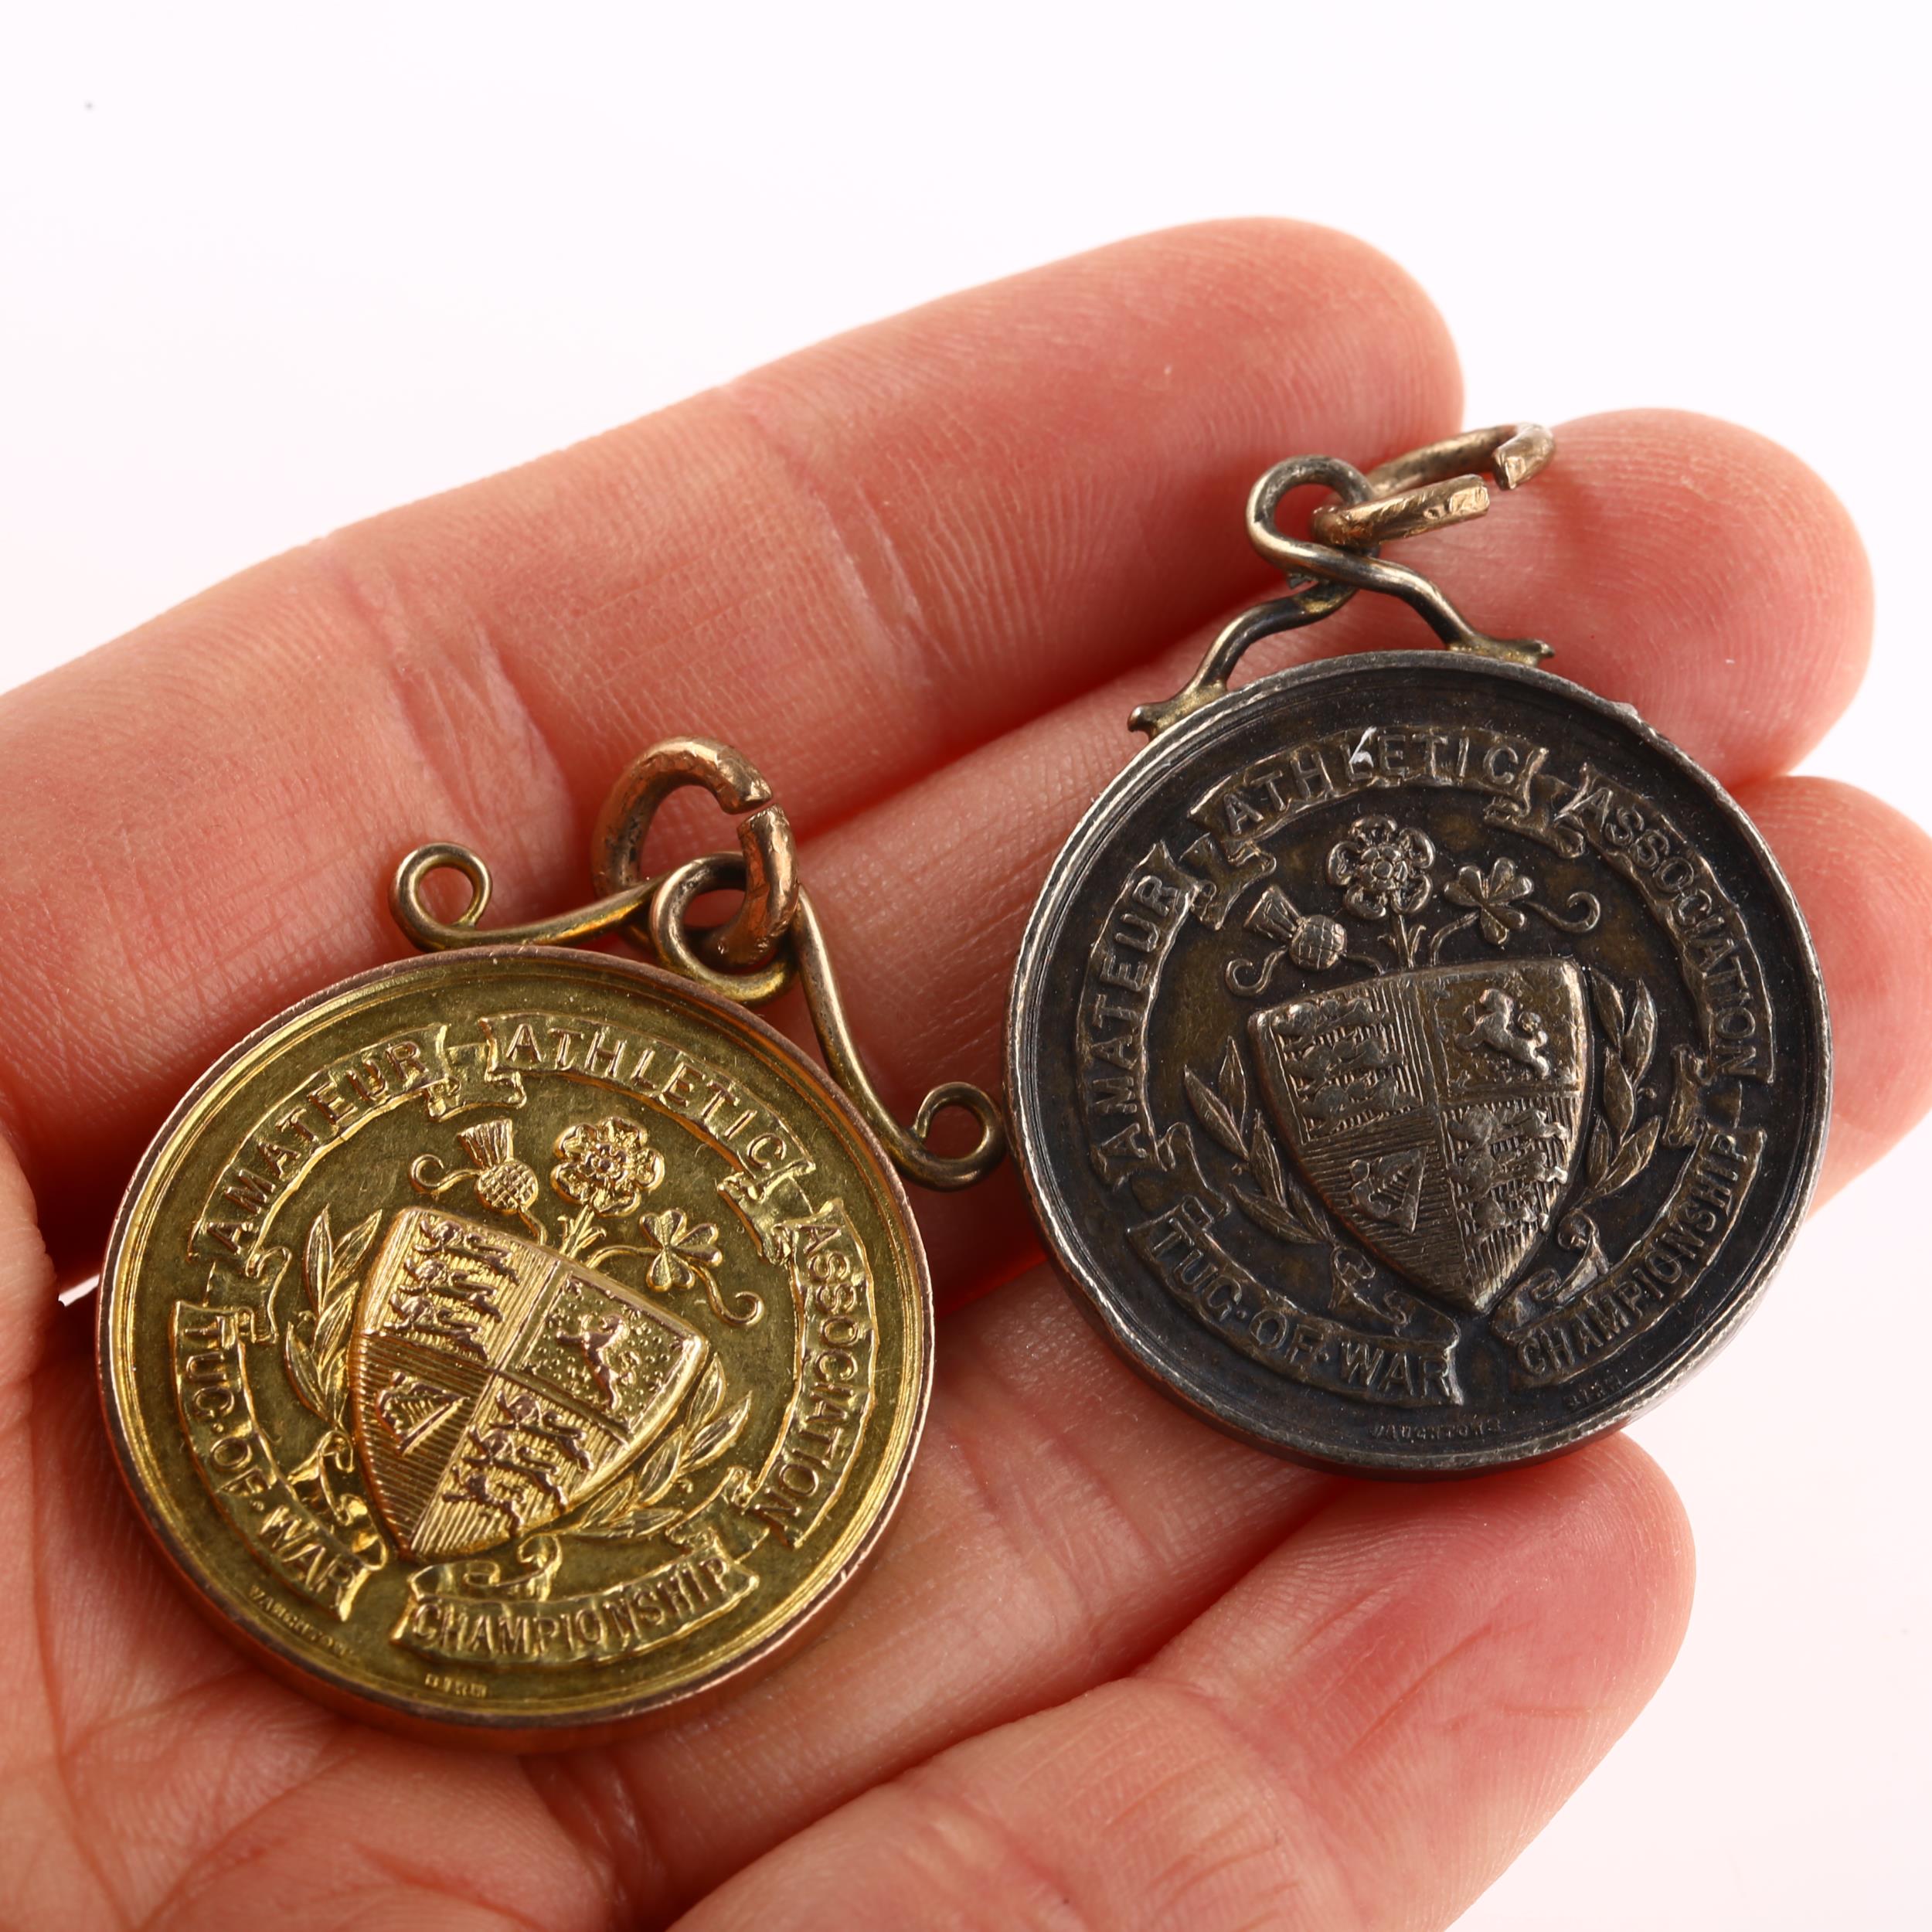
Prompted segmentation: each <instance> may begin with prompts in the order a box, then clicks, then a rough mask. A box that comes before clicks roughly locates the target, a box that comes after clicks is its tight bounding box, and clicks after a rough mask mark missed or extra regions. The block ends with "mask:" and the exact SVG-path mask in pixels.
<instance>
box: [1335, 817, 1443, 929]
mask: <svg viewBox="0 0 1932 1932" xmlns="http://www.w3.org/2000/svg"><path fill="white" fill-rule="evenodd" d="M1435 862H1436V849H1435V846H1434V844H1433V843H1432V842H1430V838H1429V835H1428V834H1427V832H1422V831H1420V830H1418V829H1417V828H1416V827H1415V826H1413V825H1396V821H1394V820H1393V818H1358V819H1357V820H1356V821H1355V823H1354V824H1353V825H1351V826H1350V827H1349V829H1348V832H1347V834H1346V835H1345V836H1344V837H1342V838H1338V840H1336V842H1335V845H1334V846H1333V848H1332V849H1331V851H1330V852H1329V853H1328V877H1329V879H1330V880H1331V881H1332V883H1334V884H1335V885H1338V886H1342V887H1344V888H1345V890H1344V891H1343V893H1342V902H1343V903H1344V904H1345V905H1346V906H1347V907H1348V908H1349V911H1350V912H1352V913H1354V914H1355V917H1357V918H1358V919H1386V918H1387V917H1389V915H1390V913H1400V914H1402V915H1403V916H1404V917H1411V916H1413V914H1415V913H1419V912H1420V911H1421V910H1422V909H1423V906H1426V905H1427V904H1428V903H1429V895H1430V891H1431V890H1432V889H1433V887H1432V882H1431V881H1430V877H1429V868H1430V866H1433V865H1434V863H1435Z"/></svg>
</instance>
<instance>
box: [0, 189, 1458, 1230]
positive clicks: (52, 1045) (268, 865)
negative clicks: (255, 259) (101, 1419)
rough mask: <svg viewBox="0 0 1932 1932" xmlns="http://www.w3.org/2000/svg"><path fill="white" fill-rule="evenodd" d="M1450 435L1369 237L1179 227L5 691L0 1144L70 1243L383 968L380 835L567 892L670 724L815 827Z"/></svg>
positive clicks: (263, 577)
mask: <svg viewBox="0 0 1932 1932" xmlns="http://www.w3.org/2000/svg"><path fill="white" fill-rule="evenodd" d="M1456 406H1457V379H1456V376H1455V372H1454V365H1453V361H1452V359H1451V354H1450V352H1449V349H1448V348H1447V342H1446V339H1445V338H1444V335H1443V332H1442V330H1441V327H1440V323H1439V322H1438V321H1437V319H1436V318H1435V316H1434V311H1432V310H1431V309H1430V308H1429V306H1428V304H1427V301H1426V300H1425V299H1424V298H1423V297H1422V296H1421V294H1420V292H1419V291H1417V289H1416V288H1415V287H1414V286H1413V284H1411V283H1410V282H1409V281H1408V280H1407V279H1406V277H1403V275H1402V274H1400V271H1399V270H1396V269H1395V268H1394V267H1393V266H1392V265H1391V264H1389V263H1387V262H1386V261H1385V260H1383V258H1382V257H1379V256H1378V255H1376V254H1375V253H1373V252H1372V251H1371V250H1368V249H1367V248H1366V247H1362V245H1361V244H1360V243H1355V242H1353V241H1351V240H1348V239H1347V238H1346V237H1344V236H1338V235H1335V234H1332V233H1328V232H1326V231H1324V230H1317V229H1311V228H1305V227H1301V226H1294V225H1291V224H1286V223H1234V224H1223V225H1218V226H1211V227H1207V228H1201V229H1192V230H1180V231H1177V232H1175V233H1171V234H1168V235H1163V236H1153V237H1151V238H1148V239H1146V240H1141V241H1137V242H1131V243H1124V244H1121V245H1120V246H1118V247H1114V248H1111V249H1104V250H1100V251H1099V252H1098V253H1095V254H1093V255H1090V256H1085V257H1080V258H1077V259H1076V260H1073V261H1071V262H1067V263H1063V264H1058V265H1056V267H1052V268H1048V269H1044V270H1039V271H1037V272H1036V273H1035V274H1030V275H1026V276H1022V277H1017V278H1015V280H1013V281H1009V282H1003V283H998V284H993V285H992V286H991V287H988V288H985V289H981V290H978V291H973V292H971V293H969V294H965V295H962V296H958V297H955V298H951V300H949V301H944V302H940V303H937V304H934V305H932V306H931V307H930V308H925V309H922V310H920V311H916V312H914V313H913V314H912V315H908V316H906V317H903V318H898V319H896V320H895V321H889V322H886V323H883V324H880V325H877V326H876V327H875V328H871V329H868V330H863V331H861V332H859V333H858V334H856V335H853V336H850V337H847V338H842V340H840V341H838V342H832V343H829V344H826V345H823V346H821V347H820V348H818V349H813V350H810V351H808V352H805V353H804V355H800V356H797V357H794V358H792V359H789V360H788V361H787V362H781V363H780V364H777V365H776V366H774V368H772V369H768V370H766V371H764V372H761V373H760V374H758V375H756V376H750V377H747V378H745V379H743V380H741V381H740V382H738V383H733V384H732V385H730V386H729V387H728V388H726V389H723V390H719V391H714V392H712V393H709V394H707V395H706V396H699V397H697V398H696V399H694V400H692V401H691V402H689V403H683V404H680V405H679V406H677V407H675V408H674V409H672V410H667V411H665V412H664V413H662V414H661V415H659V416H657V417H651V418H649V419H647V420H645V421H643V422H641V423H635V424H633V425H631V426H630V427H628V428H625V429H623V430H617V431H614V432H613V433H612V434H610V435H608V436H607V437H602V438H600V439H598V440H596V441H594V442H592V443H589V444H584V445H583V446H581V447H579V448H577V449H574V450H571V451H566V452H564V453H563V454H560V455H558V456H555V457H549V458H546V459H545V460H544V461H542V462H540V463H537V464H532V465H530V466H529V467H528V468H525V469H522V470H519V471H514V472H512V473H511V474H508V475H505V476H503V477H500V478H496V479H494V480H493V481H490V482H488V483H484V484H479V485H474V486H472V487H471V488H468V489H464V490H461V491H457V492H454V493H453V494H451V495H448V496H446V497H443V498H437V499H434V500H433V501H431V502H427V503H424V504H421V505H416V506H414V507H413V508H411V509H407V510H404V511H402V512H397V513H396V514H395V515H392V516H389V517H386V518H383V519H379V520H378V521H376V522H373V523H370V524H367V525H363V526H359V527H357V528H356V529H352V530H350V531H348V532H344V533H343V534H342V535H341V536H338V537H335V538H332V539H328V540H327V541H326V542H325V543H321V544H318V545H315V546H311V547H310V548H309V549H306V550H303V551H300V552H297V553H293V554H291V556H287V557H284V558H281V559H279V560H277V561H275V562H274V563H270V564H267V565H265V566H261V567H260V568H259V569H257V570H254V571H251V572H250V573H246V574H245V575H243V577H238V578H236V579H234V580H232V581H231V582H230V583H226V584H224V585H223V586H221V587H219V588H218V589H216V590H213V591H211V592H209V593H208V594H206V595H205V596H203V597H199V598H197V599H196V600H193V601H192V602H191V603H189V604H186V605H184V606H183V607H181V608H180V609H179V610H178V611H174V612H172V613H170V614H168V616H166V617H162V618H161V619H159V620H158V621H156V622H155V623H154V624H150V625H148V626H147V627H145V629H144V630H142V631H138V632H136V633H134V634H133V635H132V636H131V637H130V638H128V639H125V640H124V641H122V642H121V643H120V644H118V645H115V646H114V647H112V648H110V649H109V650H107V651H103V652H99V653H97V654H95V655H94V656H93V657H91V658H87V659H84V660H83V661H81V662H80V663H78V664H76V665H70V666H68V667H66V668H64V669H63V670H61V671H60V672H56V673H54V674H53V675H50V676H49V677H48V678H46V679H42V680H41V681H39V682H38V683H36V684H35V685H29V686H28V687H26V688H25V689H22V690H20V691H18V692H13V693H12V694H9V696H7V697H6V698H5V699H4V700H0V774H4V776H0V821H4V822H5V823H6V824H8V825H9V827H10V828H11V829H12V832H13V838H12V841H11V842H9V845H8V846H7V848H6V849H5V851H4V852H0V903H3V904H5V906H8V907H9V908H10V909H11V910H12V914H13V917H12V920H11V922H10V930H11V934H12V944H10V946H9V948H8V951H7V954H6V957H5V958H4V959H0V1127H4V1128H5V1131H8V1132H9V1133H10V1134H12V1137H13V1138H14V1139H15V1141H16V1143H17V1145H19V1148H20V1151H21V1153H22V1160H23V1164H24V1165H25V1166H26V1170H27V1172H28V1174H29V1179H31V1180H32V1182H33V1183H34V1185H35V1189H36V1194H37V1195H39V1196H40V1197H41V1198H42V1199H43V1202H46V1201H50V1200H52V1199H53V1197H54V1193H55V1190H53V1189H52V1188H51V1186H50V1182H51V1181H52V1180H53V1178H54V1177H55V1176H56V1175H59V1176H61V1177H63V1179H65V1180H66V1182H68V1183H69V1185H65V1186H63V1187H62V1188H61V1189H60V1190H59V1191H58V1198H59V1205H58V1206H57V1207H56V1209H54V1211H53V1217H52V1218H53V1224H52V1226H50V1228H49V1237H50V1240H51V1241H52V1243H53V1245H54V1246H55V1247H56V1251H57V1252H60V1253H63V1257H64V1258H66V1259H67V1260H69V1261H70V1263H71V1262H72V1260H73V1259H74V1258H75V1257H77V1254H78V1253H80V1252H81V1251H83V1249H84V1246H85V1244H86V1243H87V1242H88V1241H89V1240H91V1239H92V1238H93V1236H94V1233H95V1232H96V1231H97V1228H98V1225H99V1222H100V1218H101V1215H102V1213H103V1210H104V1206H105V1203H106V1202H107V1199H110V1198H111V1196H112V1193H113V1192H114V1189H116V1188H117V1186H118V1185H119V1182H120V1180H121V1176H122V1175H124V1173H125V1172H126V1170H127V1168H128V1166H129V1165H130V1164H131V1161H132V1158H133V1157H134V1153H135V1151H136V1150H137V1149H138V1145H139V1144H140V1141H141V1139H142V1138H143V1137H144V1136H145V1134H147V1133H148V1131H151V1128H152V1127H153V1125H154V1124H155V1121H157V1120H158V1118H159V1117H160V1115H161V1114H162V1111H163V1110H164V1109H165V1107H166V1106H167V1105H168V1104H169V1102H170V1101H172V1099H173V1098H174V1097H175V1095H176V1094H179V1091H180V1090H181V1089H182V1087H183V1086H184V1085H185V1083H187V1081H188V1080H189V1079H191V1078H192V1076H193V1075H194V1074H195V1073H196V1072H197V1071H198V1070H199V1068H200V1067H201V1066H202V1065H204V1064H205V1063H206V1062H207V1060H209V1058H210V1057H211V1056H213V1053H216V1051H217V1050H219V1048H220V1047H222V1046H224V1045H226V1044H227V1043H229V1042H230V1041H231V1040H232V1039H234V1038H235V1037H236V1036H237V1035H239V1034H240V1033H241V1032H243V1031H245V1030H246V1029H247V1027H249V1026H251V1025H253V1023H254V1022H257V1020H259V1019H261V1018H263V1017H264V1015H267V1014H268V1013H270V1012H274V1010H276V1009H277V1008H279V1007H280V1006H281V1005H284V1004H286V1003H287V1002H289V1001H290V1000H291V999H292V998H295V997H296V996H298V995H299V994H301V993H302V992H305V991H307V990H309V989H310V988H313V987H314V986H315V985H317V984H318V983H321V982H325V981H328V980H331V979H333V978H337V977H338V976H339V975H342V974H343V973H345V972H347V971H351V970H353V969H354V968H357V967H359V966H362V965H366V964H369V963H371V962H372V961H375V960H377V959H379V958H382V957H385V956H386V955H389V954H393V953H394V952H395V951H396V939H395V936H394V934H393V932H392V931H391V930H389V929H388V927H387V924H386V920H385V919H384V918H383V915H382V913H381V912H380V910H379V889H378V882H379V879H380V877H381V876H382V875H383V872H385V871H386V869H387V868H388V867H389V866H391V865H393V862H394V861H395V859H396V856H397V855H399V853H400V852H401V851H402V850H403V849H405V848H406V847H409V846H411V845H415V844H417V843H418V842H420V841H421V840H422V839H423V838H426V837H439V836H440V837H455V838H463V839H464V840H466V841H469V842H474V843H476V844H478V845H480V846H481V847H482V848H483V849H486V850H488V851H489V852H491V854H492V858H493V859H495V860H496V861H497V862H498V868H499V872H500V875H501V876H502V882H503V885H504V887H505V899H506V900H507V901H509V903H516V904H519V905H532V906H533V908H535V907H540V906H545V905H550V904H554V903H557V901H558V900H560V898H562V897H564V896H569V895H570V894H572V893H575V892H577V891H578V890H579V889H580V886H581V883H582V876H583V858H582V850H583V832H584V829H585V825H586V821H587V818H588V816H589V814H590V811H591V810H592V809H593V808H594V804H595V801H596V799H597V796H598V795H599V794H600V793H601V791H602V790H603V788H604V787H605V786H606V785H607V784H608V783H609V781H610V780H611V777H612V776H613V775H614V774H615V772H616V771H617V770H618V769H619V768H621V766H622V764H624V761H625V760H626V759H628V757H629V756H630V755H631V753H633V752H634V751H635V750H637V749H638V747H640V746H641V744H643V743H646V742H648V741H649V740H651V739H653V738H655V737H657V736H661V735H663V734H664V733H666V732H668V731H689V730H701V731H702V732H704V733H706V734H707V735H709V736H718V737H724V738H728V739H732V740H736V741H737V742H739V743H741V744H742V745H743V747H744V748H745V749H747V750H748V751H750V752H752V753H753V754H754V755H755V756H756V757H757V760H758V762H759V763H760V764H762V765H764V767H766V769H767V771H768V773H769V774H770V776H771V777H773V778H774V781H776V782H777V784H778V786H779V789H780V791H781V796H782V797H783V798H784V800H785V801H786V804H787V807H788V808H790V809H791V811H793V812H794V815H795V816H797V817H798V818H799V819H800V821H801V822H802V823H804V824H806V825H809V824H811V822H813V821H822V820H824V819H826V818H832V817H836V816H839V815H844V814H845V813H847V812H849V811H852V810H853V809H855V808H857V807H858V806H859V805H860V804H863V803H864V802H866V801H867V800H869V799H871V798H876V796H878V795H879V794H881V793H883V792H884V791H888V790H889V789H891V788H892V787H894V786H896V785H897V784H901V783H903V781H906V779H908V778H909V777H912V776H913V775H914V774H917V773H920V772H922V771H923V770H927V769H929V768H930V767H931V766H932V765H933V764H935V763H937V762H941V761H943V760H944V759H945V758H947V757H948V756H950V755H951V754H952V753H956V752H957V751H959V750H963V749H964V748H966V747H968V746H970V745H971V744H973V743H977V742H978V741H980V740H983V739H985V738H986V737H988V736H992V735H995V734H996V733H998V732H999V731H1001V730H1004V729H1005V728H1007V727H1009V726H1011V725H1012V724H1013V723H1018V722H1021V721H1023V720H1024V719H1026V718H1027V717H1029V716H1032V715H1034V714H1035V713H1036V712H1038V711H1039V710H1040V709H1044V708H1046V707H1048V706H1050V705H1052V704H1053V703H1054V702H1058V701H1060V700H1061V699H1064V698H1065V697H1066V696H1068V695H1070V694H1071V693H1073V692H1078V691H1080V690H1081V689H1086V688H1087V687H1088V686H1090V685H1091V684H1092V683H1093V682H1096V681H1097V679H1099V678H1100V677H1101V676H1102V675H1104V674H1106V673H1107V672H1109V671H1111V670H1116V669H1117V668H1120V666H1121V665H1122V664H1123V663H1124V662H1129V661H1131V660H1133V659H1134V658H1138V657H1143V656H1145V655H1148V654H1150V653H1151V652H1152V651H1155V650H1157V649H1158V648H1161V647H1162V645H1165V644H1166V643H1167V642H1168V641H1170V640H1171V638H1172V637H1173V636H1174V635H1175V634H1177V633H1178V632H1180V631H1185V629H1186V628H1189V625H1191V624H1194V623H1196V622H1198V621H1201V620H1202V619H1203V618H1205V617H1206V616H1207V615H1208V614H1211V613H1212V612H1213V611H1216V610H1217V609H1219V608H1220V607H1222V606H1223V605H1224V604H1226V603H1228V602H1230V601H1231V600H1233V599H1234V598H1236V597H1239V596H1240V595H1241V594H1243V590H1245V589H1246V588H1247V587H1248V586H1249V585H1250V583H1253V582H1254V581H1256V580H1258V577H1259V576H1260V574H1261V572H1260V566H1259V565H1258V564H1257V562H1256V560H1254V559H1253V558H1252V557H1251V556H1250V555H1249V554H1248V553H1247V550H1246V547H1245V546H1244V545H1243V542H1242V540H1241V538H1240V532H1239V529H1238V522H1237V520H1236V519H1232V518H1230V516H1229V515H1228V513H1227V506H1228V504H1229V503H1230V502H1231V501H1238V500H1239V497H1240V492H1241V491H1242V490H1243V488H1245V486H1246V484H1247V481H1248V479H1249V478H1250V476H1251V475H1252V474H1253V473H1254V472H1255V471H1257V469H1259V468H1260V467H1262V466H1263V465H1264V464H1265V463H1267V461H1271V460H1273V459H1274V457H1277V456H1278V455H1279V454H1280V453H1281V451H1282V450H1283V449H1284V448H1287V447H1321V448H1337V449H1345V450H1349V451H1355V452H1358V453H1366V454H1381V453H1383V451H1386V450H1389V449H1391V448H1394V447H1400V446H1401V445H1403V444H1406V443H1410V442H1413V441H1415V440H1420V439H1421V438H1423V437H1427V436H1430V435H1433V434H1437V433H1439V432H1440V430H1443V429H1444V428H1445V427H1447V426H1448V425H1449V424H1450V423H1451V422H1452V421H1453V420H1454V414H1455V410H1456ZM104 1015H112V1019H111V1035H112V1039H111V1044H109V1043H108V1041H107V1039H106V1038H105V1037H104V1033H103V1016H104Z"/></svg>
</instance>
